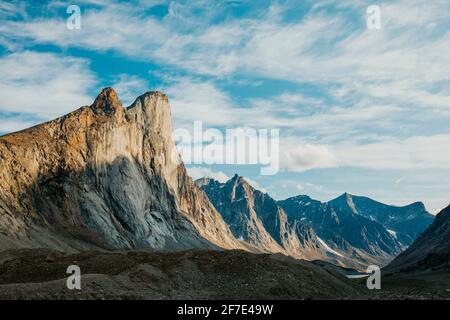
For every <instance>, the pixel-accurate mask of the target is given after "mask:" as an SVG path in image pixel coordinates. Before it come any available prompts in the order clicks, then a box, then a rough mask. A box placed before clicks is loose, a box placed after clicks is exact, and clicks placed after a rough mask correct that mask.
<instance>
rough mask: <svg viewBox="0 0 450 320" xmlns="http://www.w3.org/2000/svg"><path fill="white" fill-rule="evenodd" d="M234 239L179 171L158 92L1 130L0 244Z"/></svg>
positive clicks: (230, 244)
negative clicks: (128, 103) (9, 131)
mask: <svg viewBox="0 0 450 320" xmlns="http://www.w3.org/2000/svg"><path fill="white" fill-rule="evenodd" d="M24 247H47V248H53V249H60V250H66V251H70V250H74V251H75V250H82V249H90V248H114V249H136V248H154V249H158V250H180V249H188V248H225V249H229V248H240V247H241V244H240V243H239V242H238V241H237V240H236V239H235V238H234V237H233V235H232V234H231V232H230V230H229V228H228V226H227V225H226V224H225V223H224V221H223V219H222V218H221V216H220V214H219V213H218V212H217V211H216V210H215V209H214V207H213V206H212V205H211V203H210V202H209V200H208V198H207V197H206V195H205V194H204V193H203V192H202V191H201V190H200V189H198V188H197V187H196V186H195V184H194V183H193V182H192V180H191V178H189V177H188V175H187V174H186V170H185V167H184V165H183V164H182V162H181V161H180V158H179V155H178V153H177V152H176V148H175V145H174V142H173V139H172V120H171V110H170V106H169V103H168V99H167V97H166V96H165V95H164V94H162V93H160V92H149V93H146V94H144V95H142V96H140V97H139V98H137V99H136V101H135V102H134V103H133V104H132V105H131V106H130V107H128V108H124V107H122V105H121V103H120V101H119V99H118V97H117V95H116V93H115V91H114V90H113V89H111V88H106V89H104V90H103V91H102V92H101V93H100V95H99V96H98V97H97V98H96V99H95V101H94V103H93V104H92V105H91V106H88V107H82V108H80V109H78V110H76V111H74V112H72V113H70V114H68V115H66V116H63V117H61V118H59V119H56V120H53V121H50V122H47V123H44V124H41V125H38V126H36V127H33V128H30V129H26V130H23V131H21V132H17V133H13V134H8V135H6V136H3V137H0V249H6V248H24Z"/></svg>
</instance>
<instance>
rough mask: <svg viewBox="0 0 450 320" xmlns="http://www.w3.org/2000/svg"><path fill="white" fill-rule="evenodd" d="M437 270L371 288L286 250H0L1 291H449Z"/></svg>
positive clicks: (37, 295) (111, 295)
mask: <svg viewBox="0 0 450 320" xmlns="http://www.w3.org/2000/svg"><path fill="white" fill-rule="evenodd" d="M70 265H78V266H79V267H80V269H81V275H82V277H81V287H82V290H69V289H68V288H67V286H66V280H67V277H68V276H70V275H69V274H67V273H66V271H67V267H68V266H70ZM443 276H445V274H443V275H442V277H443ZM440 277H441V276H440V275H436V276H434V278H433V277H431V278H430V277H429V276H428V277H423V276H414V277H412V278H407V277H406V278H404V277H399V276H389V277H386V278H384V277H383V289H382V290H380V291H377V292H373V291H369V290H368V289H367V288H366V287H365V283H363V282H362V281H354V280H349V279H347V278H346V277H345V275H344V274H343V273H342V272H338V271H335V270H333V268H323V267H320V266H318V265H315V264H313V263H310V262H307V261H300V260H294V259H291V258H288V257H285V256H282V255H268V254H264V255H263V254H259V255H257V254H250V253H246V252H243V251H224V252H218V251H200V250H191V251H184V252H171V253H160V252H143V251H127V252H93V251H90V252H82V253H78V254H63V253H60V252H56V251H50V250H45V249H23V250H9V251H4V252H0V299H446V298H447V299H448V298H450V292H448V291H446V290H445V288H444V287H445V286H446V285H448V284H446V283H445V282H440V280H439V278H440ZM449 288H450V286H449Z"/></svg>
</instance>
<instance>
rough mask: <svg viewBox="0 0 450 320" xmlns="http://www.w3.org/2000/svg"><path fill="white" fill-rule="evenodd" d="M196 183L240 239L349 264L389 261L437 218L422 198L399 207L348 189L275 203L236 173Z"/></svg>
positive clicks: (381, 263)
mask: <svg viewBox="0 0 450 320" xmlns="http://www.w3.org/2000/svg"><path fill="white" fill-rule="evenodd" d="M196 183H197V185H198V186H199V187H201V188H202V189H203V190H204V191H205V192H206V194H207V195H208V197H209V199H210V200H211V202H212V203H213V205H214V206H215V207H216V209H217V210H218V211H219V212H220V213H221V214H222V217H223V219H224V220H225V222H226V223H227V224H228V225H229V226H230V229H231V231H232V233H233V235H234V236H235V237H237V238H238V239H241V240H243V241H246V242H248V243H250V244H252V245H254V246H256V247H258V248H260V249H263V250H268V251H272V252H273V251H276V250H280V247H281V249H282V251H283V252H285V253H287V254H288V255H291V256H294V257H302V258H307V259H320V260H326V261H330V262H333V263H335V264H338V265H342V266H347V267H348V266H351V267H356V268H361V267H362V266H367V265H368V264H378V265H386V264H387V263H389V262H390V261H391V260H392V259H393V258H394V257H395V256H396V255H398V254H399V253H400V252H402V251H403V250H404V249H405V248H407V247H408V246H409V245H410V244H411V243H412V241H414V239H415V238H416V237H417V236H418V235H419V234H420V233H421V232H422V231H423V230H425V229H426V228H427V227H428V225H430V224H431V223H432V221H433V219H434V216H433V215H431V214H430V213H428V212H427V211H426V210H425V207H424V205H423V204H422V203H419V202H418V203H414V204H411V205H408V206H404V207H395V206H389V205H386V204H383V203H380V202H377V201H374V200H372V199H369V198H366V197H358V196H353V195H350V194H348V193H345V194H343V195H342V196H340V197H338V198H336V199H334V200H332V201H329V202H326V203H324V202H320V201H317V200H313V199H311V198H310V197H308V196H304V195H300V196H296V197H292V198H289V199H286V200H283V201H275V200H274V199H272V198H271V197H270V196H269V195H268V194H266V193H263V192H260V191H258V190H255V189H254V188H253V187H252V186H250V185H249V184H248V183H247V182H246V181H245V179H244V178H242V177H238V176H237V175H235V176H234V177H233V178H232V179H230V180H229V181H227V182H225V183H220V182H218V181H215V180H212V179H200V180H197V181H196ZM280 226H284V227H283V228H281V227H280ZM291 230H295V232H291ZM293 243H295V245H294V244H293ZM297 243H299V244H301V245H300V246H298V245H297ZM275 244H276V245H275Z"/></svg>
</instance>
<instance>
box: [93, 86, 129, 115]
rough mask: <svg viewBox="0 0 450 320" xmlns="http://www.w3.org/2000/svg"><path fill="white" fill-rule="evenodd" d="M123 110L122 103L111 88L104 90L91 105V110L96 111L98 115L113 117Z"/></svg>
mask: <svg viewBox="0 0 450 320" xmlns="http://www.w3.org/2000/svg"><path fill="white" fill-rule="evenodd" d="M121 108H122V103H121V102H120V100H119V97H118V96H117V93H116V91H115V90H114V89H113V88H111V87H108V88H104V89H103V90H102V92H100V94H99V95H98V96H97V98H95V101H94V103H93V104H92V105H91V109H92V110H94V112H95V113H96V114H102V113H105V114H107V115H113V114H115V113H116V112H117V111H118V110H120V109H121Z"/></svg>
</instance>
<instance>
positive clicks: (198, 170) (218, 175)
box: [187, 167, 230, 182]
mask: <svg viewBox="0 0 450 320" xmlns="http://www.w3.org/2000/svg"><path fill="white" fill-rule="evenodd" d="M187 171H188V174H189V175H190V176H191V177H192V179H193V180H197V179H200V178H212V179H214V180H217V181H219V182H226V181H228V180H230V177H228V176H227V175H226V174H225V173H223V172H222V171H217V172H216V171H212V170H211V169H209V168H206V167H190V168H187Z"/></svg>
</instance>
